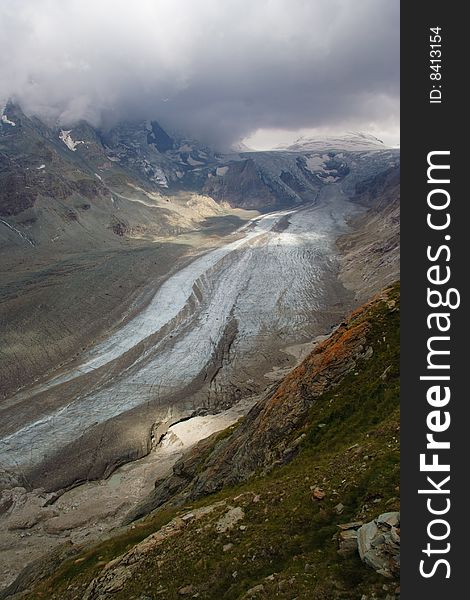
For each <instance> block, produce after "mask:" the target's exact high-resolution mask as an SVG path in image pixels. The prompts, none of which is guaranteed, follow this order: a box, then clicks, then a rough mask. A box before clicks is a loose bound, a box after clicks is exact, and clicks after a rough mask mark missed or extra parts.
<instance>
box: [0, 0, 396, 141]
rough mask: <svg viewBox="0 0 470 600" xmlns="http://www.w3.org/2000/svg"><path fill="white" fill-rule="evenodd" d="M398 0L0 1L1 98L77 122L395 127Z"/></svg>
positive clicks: (229, 129)
mask: <svg viewBox="0 0 470 600" xmlns="http://www.w3.org/2000/svg"><path fill="white" fill-rule="evenodd" d="M398 82H399V2H398V0H360V1H357V0H200V1H193V0H179V1H178V2H175V1H174V0H133V1H131V0H3V1H2V3H1V5H0V101H2V100H6V99H7V98H8V97H13V98H14V99H16V100H17V101H18V102H20V104H21V105H22V106H23V109H24V110H25V111H27V112H29V113H34V114H37V115H39V116H41V117H42V118H44V119H49V120H51V119H52V120H58V121H59V122H60V123H61V124H64V125H67V124H73V123H74V122H75V121H77V120H79V119H82V118H84V119H87V120H89V121H91V122H92V123H93V124H95V125H98V124H106V123H110V122H112V121H113V120H115V119H120V118H156V119H159V120H160V121H161V122H162V124H164V125H166V126H167V127H171V128H176V129H179V130H182V131H187V132H189V133H190V134H192V135H194V136H198V137H202V138H205V139H206V140H207V141H209V142H212V143H214V142H216V143H218V144H219V145H226V144H229V143H231V142H232V141H234V140H237V139H240V138H243V137H245V136H247V135H249V134H250V133H252V132H253V131H254V130H256V129H260V128H267V129H269V128H277V129H301V128H315V127H333V126H335V127H336V128H337V127H338V126H345V127H349V128H350V127H357V128H363V126H364V125H367V124H370V123H375V124H380V123H381V122H387V123H388V124H390V123H391V122H397V119H398Z"/></svg>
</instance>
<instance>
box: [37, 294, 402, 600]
mask: <svg viewBox="0 0 470 600" xmlns="http://www.w3.org/2000/svg"><path fill="white" fill-rule="evenodd" d="M398 302H399V290H398V288H394V289H393V290H392V291H391V292H390V293H389V295H388V301H384V302H381V303H380V304H378V305H373V306H372V308H371V309H370V310H369V311H368V312H366V313H365V314H364V313H359V314H358V315H357V316H356V317H355V319H356V322H357V320H362V319H367V320H368V321H369V323H370V326H369V329H368V333H367V338H368V339H367V345H370V346H372V348H373V351H374V352H373V355H372V357H370V358H369V359H364V360H362V361H361V362H360V363H359V364H358V365H357V367H356V369H355V370H354V371H353V372H351V373H349V374H348V375H347V376H346V377H345V378H344V379H343V381H342V382H341V384H340V385H339V386H337V387H336V388H334V389H332V390H329V391H328V392H326V393H324V394H323V395H322V396H321V397H320V398H319V399H318V400H317V401H316V403H315V404H314V405H313V407H312V409H311V411H310V414H309V417H308V421H307V422H306V423H305V424H304V426H303V427H302V429H300V430H299V431H298V432H296V435H297V436H298V435H299V434H301V433H305V434H306V435H305V437H304V439H303V442H302V445H301V449H300V452H299V453H298V455H297V456H296V458H295V459H294V460H293V461H292V462H290V463H289V464H287V465H285V466H282V467H278V468H276V469H274V470H273V471H272V472H271V473H270V474H269V475H267V476H259V477H256V478H254V479H252V480H250V481H248V482H247V483H245V484H243V485H240V486H238V487H237V488H231V489H226V490H223V491H222V492H219V493H218V494H215V495H212V496H209V497H206V498H204V499H203V500H200V501H198V502H194V503H192V504H191V505H188V506H185V507H184V509H183V510H182V509H181V508H180V509H177V508H172V509H165V508H163V509H161V510H159V511H156V513H154V514H153V515H150V516H149V517H147V518H146V519H144V520H142V521H141V522H138V523H137V524H135V525H134V526H133V528H129V529H127V530H126V531H124V533H122V534H121V535H119V536H117V537H114V538H113V539H111V540H108V541H105V542H103V543H101V544H99V545H98V546H95V547H93V548H91V549H88V550H85V551H83V552H82V553H81V554H80V555H79V556H78V558H77V557H75V558H74V559H71V560H69V561H68V562H66V563H64V564H63V565H62V566H61V567H60V568H59V569H58V570H57V571H56V572H55V574H54V575H53V576H51V577H50V578H48V579H46V580H44V581H43V582H41V583H40V584H39V585H38V586H37V587H36V589H35V590H34V592H32V593H30V594H29V595H28V596H27V597H28V598H38V599H39V598H47V599H49V598H51V599H52V598H60V599H66V598H70V599H73V598H81V597H82V596H83V590H84V589H85V587H86V585H87V584H88V582H89V581H90V580H91V579H92V578H93V577H96V575H97V574H98V573H99V572H100V571H101V570H102V568H103V566H104V565H105V564H106V563H107V562H108V561H110V560H112V559H113V558H115V557H117V556H119V555H120V554H122V553H123V552H124V551H126V550H127V549H129V548H131V547H132V546H133V545H134V544H135V543H137V542H139V541H140V540H142V539H144V538H145V537H146V536H147V535H149V534H150V533H152V532H154V531H157V530H158V529H159V528H160V527H161V526H162V525H163V524H165V523H167V522H168V521H169V520H170V519H172V518H174V517H175V516H177V515H182V514H185V513H187V512H188V511H189V510H191V509H194V508H195V507H198V506H204V505H210V504H214V503H215V502H217V501H220V500H225V501H226V503H227V506H242V507H243V509H244V511H245V518H244V520H243V521H240V523H239V524H237V526H236V527H235V528H234V529H232V530H231V531H229V532H226V533H217V531H216V529H215V527H214V524H215V520H216V519H217V518H218V516H220V514H222V512H224V510H226V507H225V508H217V509H216V510H215V511H214V513H212V514H211V515H209V516H208V517H205V518H204V520H202V521H199V522H197V523H191V524H189V525H187V526H186V527H185V528H184V529H183V530H182V532H181V533H180V534H179V535H176V536H174V537H171V538H169V539H167V540H165V541H164V542H163V543H162V544H161V545H159V546H158V548H157V549H155V550H154V551H152V552H149V553H148V554H147V555H146V557H145V559H144V560H143V562H142V563H141V565H140V566H139V569H138V571H137V573H136V574H135V575H134V576H133V577H132V578H131V580H130V581H128V582H127V584H126V586H125V587H124V589H122V590H121V591H118V592H117V593H114V594H112V597H113V598H115V599H116V600H130V599H132V598H136V599H137V598H141V597H142V598H144V597H145V598H148V599H150V598H163V599H168V600H172V599H173V598H181V597H182V596H181V595H180V594H179V593H178V590H179V589H181V588H182V587H184V586H188V585H192V586H193V590H192V591H191V593H190V594H189V595H188V596H187V597H193V596H194V594H198V596H196V597H198V598H204V599H208V600H209V599H212V600H219V599H227V600H232V599H233V600H235V599H236V598H242V597H244V594H245V593H246V591H247V590H248V589H250V588H252V587H253V586H256V585H259V584H262V585H263V588H264V589H263V590H260V591H259V592H258V593H257V594H255V596H254V597H256V598H285V599H288V598H289V599H294V598H297V599H299V600H300V599H334V598H344V599H349V600H355V599H360V598H361V596H362V594H367V595H368V597H370V594H371V593H373V592H375V593H376V594H377V597H378V598H383V597H385V595H386V594H387V591H386V590H384V588H383V586H384V584H385V585H386V586H388V590H389V591H390V592H392V591H393V590H394V589H395V587H396V582H393V581H392V582H391V581H389V580H385V579H384V578H382V577H381V576H379V575H376V574H375V573H374V572H373V571H372V570H371V569H369V568H367V567H365V566H364V565H363V564H362V563H361V562H360V560H359V558H358V557H357V556H356V555H354V556H352V557H348V558H342V557H340V556H339V555H338V554H337V547H338V546H337V541H336V540H334V539H332V538H333V536H334V534H335V533H336V532H337V530H338V529H337V524H339V523H345V522H348V521H352V520H357V519H360V520H364V521H365V520H369V519H371V518H373V517H375V516H377V515H378V514H380V513H381V512H385V511H389V510H396V509H398V508H399V499H398V496H399V487H398V486H399V439H398V438H399V371H398V368H399V312H398ZM315 486H318V487H320V488H322V489H323V491H324V492H325V494H326V496H325V498H324V499H323V500H321V501H319V500H315V499H313V498H312V491H311V489H312V488H313V487H315ZM255 495H256V496H259V498H256V499H255V500H256V501H253V498H254V496H255ZM338 503H342V504H343V505H344V507H345V508H344V511H343V512H342V514H341V515H338V514H337V511H336V510H335V506H336V505H337V504H338ZM240 524H243V525H244V526H246V529H244V530H240V528H239V525H240ZM229 543H231V544H233V547H231V548H230V549H229V550H227V551H225V552H224V551H223V546H224V545H226V544H229ZM272 575H274V576H273V577H270V576H272ZM266 577H268V579H266ZM142 594H144V595H142Z"/></svg>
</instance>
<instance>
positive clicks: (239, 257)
mask: <svg viewBox="0 0 470 600" xmlns="http://www.w3.org/2000/svg"><path fill="white" fill-rule="evenodd" d="M329 196H330V197H329V198H327V200H325V201H322V202H320V203H319V204H318V205H316V206H312V207H310V208H303V209H301V210H298V211H285V212H278V213H273V214H269V215H266V216H264V217H261V218H259V219H257V220H256V221H254V222H252V223H251V224H250V225H249V226H248V227H246V228H245V230H244V232H243V234H244V235H243V237H242V238H240V239H238V240H236V241H234V242H231V243H229V244H227V245H225V246H223V247H221V248H218V249H216V250H213V251H211V252H209V253H207V254H205V255H203V256H201V257H200V258H198V259H196V260H195V261H193V262H192V263H191V264H189V265H187V266H186V267H185V268H183V269H181V270H180V271H178V272H177V273H176V274H174V275H173V276H171V277H169V278H168V279H167V280H166V282H165V283H164V284H163V285H161V287H160V288H159V289H158V290H157V292H156V294H155V296H154V297H153V299H152V300H151V302H150V303H149V304H148V305H147V307H146V308H145V309H144V310H142V312H141V313H139V314H138V315H137V316H136V317H134V318H133V319H131V320H130V321H129V322H128V323H127V324H125V325H124V326H123V327H121V328H120V329H119V330H118V331H116V332H115V333H113V334H112V335H111V336H110V337H109V338H108V339H107V340H105V341H103V342H102V343H100V344H98V345H97V346H96V347H95V348H94V349H92V350H91V351H90V353H89V355H88V357H87V359H86V360H85V361H84V362H83V363H82V364H81V365H79V366H78V367H76V368H73V369H72V370H71V371H69V372H68V373H65V374H64V375H61V376H59V377H55V378H53V379H51V380H49V381H48V382H46V383H45V384H43V385H41V386H37V387H36V388H33V389H32V390H30V391H29V392H28V391H24V392H22V395H25V396H28V394H29V397H30V398H31V397H33V396H34V395H36V394H39V393H45V392H46V393H47V391H48V390H51V389H52V388H55V387H56V386H59V385H65V386H67V384H68V382H73V381H75V380H77V379H79V378H80V377H83V376H85V375H86V374H87V373H90V372H91V371H95V370H99V371H100V372H101V371H103V372H104V373H105V375H104V376H103V377H102V378H100V380H99V381H100V383H97V384H96V385H95V387H94V388H93V389H91V390H88V391H86V392H84V393H83V395H79V396H78V397H74V398H73V399H72V400H71V401H70V402H68V403H67V404H65V405H64V406H62V407H61V408H58V409H57V408H56V409H54V410H53V411H52V412H50V413H49V414H47V415H46V416H44V417H42V418H40V419H38V420H35V421H33V422H28V423H24V424H23V425H22V426H21V427H20V428H19V429H18V430H17V431H15V432H13V433H11V434H10V435H8V436H7V437H5V438H4V439H3V440H2V441H1V445H0V465H1V466H2V467H5V468H15V467H16V468H18V467H20V466H21V465H28V466H31V465H32V464H37V463H39V462H41V461H42V460H43V459H44V458H45V456H47V455H48V454H50V453H52V452H54V451H57V450H58V449H60V448H61V447H63V446H64V445H66V444H67V443H69V442H71V441H73V440H74V439H77V438H78V437H79V436H80V435H81V434H82V433H83V432H84V431H86V429H87V428H89V427H90V426H92V425H95V424H97V423H103V422H105V421H107V420H109V419H111V418H112V417H115V416H117V415H119V414H121V413H123V412H125V411H127V410H129V409H132V408H134V407H136V406H139V405H142V404H144V403H146V402H148V401H151V400H153V401H154V400H155V396H156V394H157V393H158V395H159V396H161V397H162V398H165V397H169V396H171V394H172V393H175V392H177V391H178V390H182V389H183V388H185V387H186V386H187V385H189V384H190V383H191V382H192V381H193V380H194V379H195V378H196V377H197V376H198V374H199V373H201V371H203V369H204V368H205V367H206V365H207V364H208V363H209V362H210V360H211V358H212V357H213V354H214V351H215V348H216V347H217V345H218V343H219V342H220V340H221V338H222V336H223V335H224V331H225V330H226V327H227V324H228V322H229V320H230V319H233V318H235V319H236V320H237V324H238V332H237V339H236V341H235V344H234V347H235V348H236V349H238V351H239V352H246V351H247V349H248V348H250V344H251V345H253V344H254V343H255V340H256V339H257V336H258V334H259V333H260V332H261V331H263V332H270V333H271V334H272V335H276V332H279V331H280V330H285V329H286V328H287V329H289V328H290V329H291V330H296V328H298V327H300V326H302V323H303V321H304V320H305V319H308V316H309V314H311V313H312V311H314V310H315V308H320V305H319V303H320V299H321V291H322V285H323V284H322V277H324V276H326V273H327V272H328V271H329V270H330V268H331V262H332V261H334V241H335V239H336V237H337V235H338V233H340V232H341V231H344V230H345V227H346V225H345V221H346V218H347V217H348V216H349V215H350V214H351V212H352V211H353V210H354V208H353V207H352V206H351V204H349V203H348V202H347V201H346V200H345V199H344V198H343V197H342V195H341V194H339V193H336V194H335V195H332V194H329ZM283 218H285V219H287V221H288V222H287V223H286V224H285V225H284V224H283V226H282V227H276V225H279V222H280V221H281V219H283ZM165 327H166V328H167V329H168V330H169V331H170V333H168V332H167V331H166V330H165ZM162 330H164V331H163V333H162V335H161V336H158V335H156V334H158V333H159V332H161V331H162ZM150 336H155V342H154V343H153V342H152V343H149V344H143V345H142V349H139V353H138V355H137V357H135V356H133V358H132V360H131V361H130V364H129V362H127V363H126V362H125V361H124V363H125V366H124V367H122V370H121V371H120V372H119V373H118V374H117V375H116V374H115V373H114V374H113V376H112V377H109V378H106V370H107V369H108V365H109V366H110V367H111V365H112V363H113V361H116V359H119V358H122V357H124V358H125V356H124V355H125V354H126V352H129V351H130V350H132V349H135V347H136V346H137V345H138V344H140V343H141V342H143V341H145V340H148V338H149V337H150ZM157 338H158V339H157ZM139 348H140V347H139ZM252 350H253V348H252Z"/></svg>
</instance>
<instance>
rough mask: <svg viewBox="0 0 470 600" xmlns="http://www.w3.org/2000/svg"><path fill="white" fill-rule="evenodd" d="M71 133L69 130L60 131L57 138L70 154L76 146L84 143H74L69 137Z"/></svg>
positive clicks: (80, 141) (79, 141)
mask: <svg viewBox="0 0 470 600" xmlns="http://www.w3.org/2000/svg"><path fill="white" fill-rule="evenodd" d="M71 132H72V130H71V129H68V130H67V129H61V130H60V133H59V138H60V139H61V140H62V141H63V142H64V144H65V145H66V146H67V148H68V149H69V150H72V152H76V150H77V146H78V144H84V143H85V142H84V141H83V140H77V141H75V140H74V139H72V136H71V135H70V134H71Z"/></svg>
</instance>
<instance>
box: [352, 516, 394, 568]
mask: <svg viewBox="0 0 470 600" xmlns="http://www.w3.org/2000/svg"><path fill="white" fill-rule="evenodd" d="M357 549H358V551H359V556H360V557H361V560H362V561H363V562H364V563H365V564H366V565H368V566H369V567H371V568H372V569H374V571H377V573H380V574H381V575H383V576H384V577H395V576H397V575H398V573H399V570H400V513H398V512H389V513H384V514H382V515H380V516H379V517H377V518H376V519H374V520H373V521H370V522H369V523H366V524H365V525H362V526H361V527H360V528H359V529H358V530H357Z"/></svg>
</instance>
